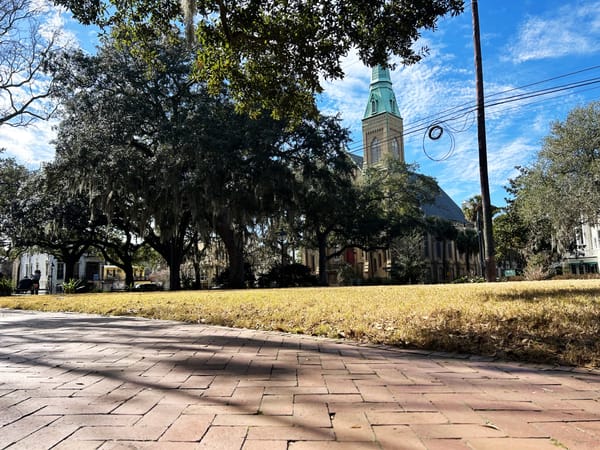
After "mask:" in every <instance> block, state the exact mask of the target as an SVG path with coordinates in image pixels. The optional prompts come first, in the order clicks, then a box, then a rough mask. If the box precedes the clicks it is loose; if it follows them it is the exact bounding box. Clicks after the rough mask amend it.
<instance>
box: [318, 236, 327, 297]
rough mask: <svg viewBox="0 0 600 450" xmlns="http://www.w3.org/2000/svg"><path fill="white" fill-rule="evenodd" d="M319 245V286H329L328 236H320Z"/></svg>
mask: <svg viewBox="0 0 600 450" xmlns="http://www.w3.org/2000/svg"><path fill="white" fill-rule="evenodd" d="M317 242H318V245H319V285H321V286H329V279H328V277H327V234H318V235H317Z"/></svg>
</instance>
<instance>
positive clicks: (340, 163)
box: [288, 116, 360, 285]
mask: <svg viewBox="0 0 600 450" xmlns="http://www.w3.org/2000/svg"><path fill="white" fill-rule="evenodd" d="M293 135H294V137H293V139H292V143H291V145H290V147H291V148H290V149H288V153H289V155H288V156H289V161H290V165H291V167H292V169H293V172H294V175H295V184H294V195H293V199H294V201H293V203H292V207H291V208H289V209H288V212H289V213H290V215H291V217H290V219H291V222H292V226H291V228H292V229H293V230H296V235H297V236H296V239H297V240H298V241H300V242H302V245H303V246H304V247H306V248H313V249H317V250H318V267H319V283H320V284H321V285H327V284H328V280H327V261H328V260H329V259H331V258H333V257H335V256H338V255H339V254H341V253H342V252H343V251H344V250H345V249H346V248H347V247H348V246H351V245H352V239H351V237H350V236H349V233H350V231H351V224H352V222H353V220H354V217H355V216H356V215H357V214H360V211H357V210H356V206H357V193H358V191H357V189H356V186H355V182H354V181H355V176H356V172H357V171H358V170H359V168H358V167H357V165H356V164H355V163H354V162H353V161H352V159H351V158H350V156H349V155H348V153H347V152H346V151H345V146H346V144H347V142H348V131H347V130H345V129H344V128H342V127H341V125H340V120H339V119H338V118H336V117H326V116H319V117H318V118H317V119H316V120H310V121H309V120H306V121H304V122H303V123H302V124H301V125H300V127H298V128H297V129H296V130H295V132H294V134H293Z"/></svg>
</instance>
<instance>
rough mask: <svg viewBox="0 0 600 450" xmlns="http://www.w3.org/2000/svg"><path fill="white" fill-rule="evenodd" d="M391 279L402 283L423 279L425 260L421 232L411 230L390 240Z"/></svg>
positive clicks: (425, 266)
mask: <svg viewBox="0 0 600 450" xmlns="http://www.w3.org/2000/svg"><path fill="white" fill-rule="evenodd" d="M390 252H391V256H392V267H391V273H390V276H391V278H392V280H394V281H395V282H398V283H404V284H416V283H421V282H423V281H424V280H425V277H426V273H427V270H428V269H427V268H428V265H427V261H426V260H425V258H424V257H423V232H422V231H420V230H412V231H411V232H410V233H409V234H407V235H405V236H400V237H397V238H395V239H393V240H392V244H391V245H390Z"/></svg>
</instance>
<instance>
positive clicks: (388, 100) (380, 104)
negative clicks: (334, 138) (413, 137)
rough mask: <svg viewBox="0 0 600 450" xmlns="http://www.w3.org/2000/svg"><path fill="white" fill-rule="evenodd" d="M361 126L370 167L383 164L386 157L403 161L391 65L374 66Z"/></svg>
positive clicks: (400, 119) (401, 135)
mask: <svg viewBox="0 0 600 450" xmlns="http://www.w3.org/2000/svg"><path fill="white" fill-rule="evenodd" d="M362 129H363V154H364V161H365V164H366V165H367V166H371V165H373V164H379V163H381V162H382V161H383V159H384V157H386V156H391V157H393V158H399V159H400V160H401V161H404V139H403V125H402V117H401V116H400V109H399V108H398V103H397V102H396V96H395V95H394V90H393V89H392V78H391V76H390V70H389V69H388V68H384V67H381V66H375V67H373V69H372V72H371V86H370V88H369V100H368V102H367V108H366V109H365V115H364V117H363V120H362Z"/></svg>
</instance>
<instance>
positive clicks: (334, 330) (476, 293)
mask: <svg viewBox="0 0 600 450" xmlns="http://www.w3.org/2000/svg"><path fill="white" fill-rule="evenodd" d="M0 307H6V308H21V309H36V310H44V311H77V312H87V313H98V314H107V315H136V316H142V317H149V318H154V319H171V320H179V321H186V322H198V323H206V324H217V325H226V326H231V327H240V328H254V329H260V330H279V331H287V332H292V333H305V334H311V335H318V336H327V337H333V338H340V337H344V338H349V339H353V340H357V341H362V342H372V343H382V344H389V345H396V346H401V347H411V348H422V349H433V350H439V351H450V352H462V353H472V354H481V355H493V356H497V357H502V358H510V359H519V360H522V361H535V362H545V363H549V364H566V365H576V366H590V367H600V280H560V281H545V282H513V283H493V284H459V285H418V286H372V287H340V288H304V289H269V290H245V291H220V290H213V291H179V292H144V293H133V292H131V293H109V294H76V295H56V296H54V295H52V296H50V295H46V296H12V297H0Z"/></svg>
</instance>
